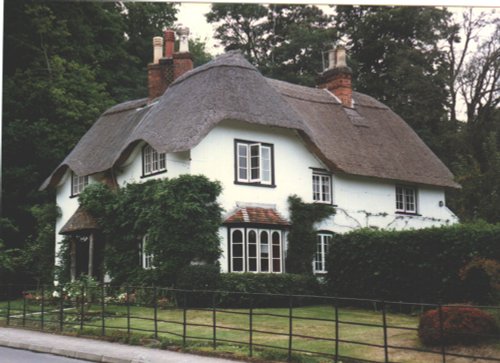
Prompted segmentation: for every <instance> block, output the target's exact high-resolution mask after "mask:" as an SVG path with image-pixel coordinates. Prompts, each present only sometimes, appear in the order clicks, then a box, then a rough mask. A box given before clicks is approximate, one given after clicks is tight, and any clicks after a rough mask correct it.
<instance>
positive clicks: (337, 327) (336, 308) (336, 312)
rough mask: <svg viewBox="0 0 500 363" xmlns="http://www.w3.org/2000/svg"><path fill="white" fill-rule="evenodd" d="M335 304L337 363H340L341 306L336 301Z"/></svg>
mask: <svg viewBox="0 0 500 363" xmlns="http://www.w3.org/2000/svg"><path fill="white" fill-rule="evenodd" d="M334 304H335V363H337V362H338V361H339V306H338V301H337V300H336V299H335V300H334Z"/></svg>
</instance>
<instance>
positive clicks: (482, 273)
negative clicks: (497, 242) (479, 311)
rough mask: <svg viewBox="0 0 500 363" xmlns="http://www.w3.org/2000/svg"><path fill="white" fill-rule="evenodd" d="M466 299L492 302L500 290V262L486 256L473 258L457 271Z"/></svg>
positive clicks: (476, 301)
mask: <svg viewBox="0 0 500 363" xmlns="http://www.w3.org/2000/svg"><path fill="white" fill-rule="evenodd" d="M459 277H460V280H462V281H463V283H464V288H465V291H466V293H467V297H468V300H469V301H471V302H475V303H478V304H488V303H493V302H495V301H496V300H497V299H498V293H499V292H500V263H499V262H498V261H496V260H492V259H486V258H478V257H475V258H473V259H472V260H471V261H470V262H469V263H467V264H466V265H465V266H464V267H463V268H462V269H460V272H459Z"/></svg>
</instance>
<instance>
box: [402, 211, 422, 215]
mask: <svg viewBox="0 0 500 363" xmlns="http://www.w3.org/2000/svg"><path fill="white" fill-rule="evenodd" d="M396 214H402V215H405V216H421V214H419V213H416V212H403V211H396Z"/></svg>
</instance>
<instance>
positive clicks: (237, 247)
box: [233, 244, 243, 257]
mask: <svg viewBox="0 0 500 363" xmlns="http://www.w3.org/2000/svg"><path fill="white" fill-rule="evenodd" d="M233 256H234V257H243V245H242V244H233Z"/></svg>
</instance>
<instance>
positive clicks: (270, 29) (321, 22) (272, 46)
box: [206, 4, 336, 86]
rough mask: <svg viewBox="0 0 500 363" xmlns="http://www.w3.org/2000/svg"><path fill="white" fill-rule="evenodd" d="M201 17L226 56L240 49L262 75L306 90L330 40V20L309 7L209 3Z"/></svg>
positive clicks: (317, 69) (312, 7)
mask: <svg viewBox="0 0 500 363" xmlns="http://www.w3.org/2000/svg"><path fill="white" fill-rule="evenodd" d="M206 17H207V21H208V22H209V23H216V24H218V26H217V28H216V31H215V38H216V39H219V40H220V42H221V44H222V45H223V46H224V49H225V50H226V51H227V50H235V49H238V50H241V51H242V52H243V53H244V54H245V55H246V56H247V58H248V59H249V60H250V61H251V62H252V63H253V64H255V65H256V66H257V67H258V68H259V70H260V71H261V72H262V73H263V74H264V75H266V76H269V77H273V78H277V79H282V80H287V81H291V82H294V83H299V84H305V85H309V86H313V85H314V83H315V79H316V77H317V75H318V73H319V72H321V71H322V70H323V63H322V59H323V58H322V51H324V50H326V49H327V46H328V45H330V44H331V43H332V42H333V41H334V40H335V38H336V32H335V30H334V28H333V27H331V19H330V16H327V15H325V14H324V13H323V11H321V10H320V9H319V8H317V7H316V6H313V5H283V4H274V5H261V4H213V5H212V9H211V11H210V12H209V13H208V14H207V15H206Z"/></svg>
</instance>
